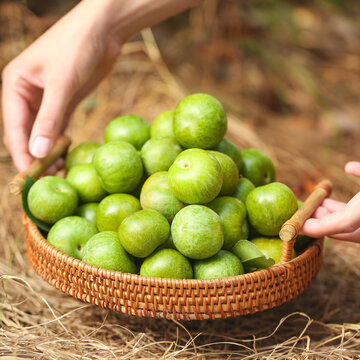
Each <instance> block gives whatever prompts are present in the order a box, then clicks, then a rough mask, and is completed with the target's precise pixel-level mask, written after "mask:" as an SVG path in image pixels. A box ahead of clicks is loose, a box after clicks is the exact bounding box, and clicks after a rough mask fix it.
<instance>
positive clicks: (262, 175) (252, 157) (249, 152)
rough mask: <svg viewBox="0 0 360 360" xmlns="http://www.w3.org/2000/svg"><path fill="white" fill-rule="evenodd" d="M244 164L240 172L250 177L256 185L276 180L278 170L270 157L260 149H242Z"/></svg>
mask: <svg viewBox="0 0 360 360" xmlns="http://www.w3.org/2000/svg"><path fill="white" fill-rule="evenodd" d="M241 156H242V160H243V164H242V166H241V169H240V174H242V175H243V176H244V177H246V178H248V179H249V180H250V181H251V182H252V183H253V184H254V185H255V186H261V185H266V184H269V183H271V182H273V181H275V177H276V171H275V167H274V164H273V163H272V161H271V160H270V158H269V157H268V156H267V155H266V154H265V153H263V152H262V151H260V150H257V149H244V150H241Z"/></svg>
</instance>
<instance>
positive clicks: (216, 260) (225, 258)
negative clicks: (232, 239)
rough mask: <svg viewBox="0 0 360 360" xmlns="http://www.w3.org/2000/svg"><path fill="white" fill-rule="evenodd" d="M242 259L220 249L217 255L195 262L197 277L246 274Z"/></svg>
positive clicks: (207, 277)
mask: <svg viewBox="0 0 360 360" xmlns="http://www.w3.org/2000/svg"><path fill="white" fill-rule="evenodd" d="M244 272H245V271H244V267H243V266H242V264H241V261H240V260H239V259H238V257H237V256H235V255H234V254H233V253H231V252H230V251H226V250H220V251H219V252H218V253H217V254H216V255H214V256H213V257H211V258H208V259H205V260H197V261H195V262H194V278H195V279H215V278H221V277H227V276H236V275H240V274H244Z"/></svg>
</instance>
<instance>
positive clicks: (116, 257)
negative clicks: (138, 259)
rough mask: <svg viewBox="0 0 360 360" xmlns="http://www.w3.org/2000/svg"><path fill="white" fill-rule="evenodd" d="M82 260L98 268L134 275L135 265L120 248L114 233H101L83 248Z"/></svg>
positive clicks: (117, 237)
mask: <svg viewBox="0 0 360 360" xmlns="http://www.w3.org/2000/svg"><path fill="white" fill-rule="evenodd" d="M82 260H83V261H84V262H86V263H87V264H90V265H93V266H98V267H100V268H104V269H108V270H115V271H121V272H123V273H131V274H134V273H135V272H136V265H135V263H134V262H133V261H132V260H131V258H130V256H129V255H128V254H127V253H126V251H125V250H124V248H123V247H122V245H121V243H120V240H119V236H118V234H117V232H115V231H103V232H100V233H98V234H96V235H94V236H93V237H91V238H90V239H89V240H88V241H87V243H86V244H85V246H84V249H83V258H82Z"/></svg>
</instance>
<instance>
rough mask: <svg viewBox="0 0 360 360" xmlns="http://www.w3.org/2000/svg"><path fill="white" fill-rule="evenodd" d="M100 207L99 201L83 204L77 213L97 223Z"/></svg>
mask: <svg viewBox="0 0 360 360" xmlns="http://www.w3.org/2000/svg"><path fill="white" fill-rule="evenodd" d="M98 207H99V204H98V203H87V204H83V205H81V206H79V207H78V208H77V209H76V212H75V215H77V216H81V217H83V218H85V219H87V220H89V221H91V222H92V223H93V224H95V225H96V211H97V209H98Z"/></svg>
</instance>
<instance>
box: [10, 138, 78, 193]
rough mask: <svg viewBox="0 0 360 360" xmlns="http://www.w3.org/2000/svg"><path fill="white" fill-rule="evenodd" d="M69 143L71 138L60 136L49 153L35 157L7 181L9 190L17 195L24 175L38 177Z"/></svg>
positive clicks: (22, 186) (64, 150)
mask: <svg viewBox="0 0 360 360" xmlns="http://www.w3.org/2000/svg"><path fill="white" fill-rule="evenodd" d="M70 144H71V140H70V139H69V138H68V137H67V136H62V137H60V138H59V139H57V140H56V142H55V144H54V146H53V148H52V149H51V151H50V153H49V155H48V156H47V157H45V158H44V159H36V160H35V161H34V162H33V163H32V164H31V165H30V166H29V167H28V168H27V169H26V170H25V171H22V172H20V173H18V174H17V175H15V177H14V178H13V179H12V180H11V182H10V183H9V191H10V193H11V194H14V195H18V194H20V193H21V192H22V190H23V188H24V184H25V176H26V175H29V176H30V177H32V178H37V177H39V176H40V175H41V174H42V173H43V172H44V171H45V170H46V169H47V168H48V167H49V166H50V165H51V164H53V163H54V162H55V160H57V159H58V158H59V157H61V156H63V155H64V154H65V153H66V151H67V149H68V148H69V146H70Z"/></svg>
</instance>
